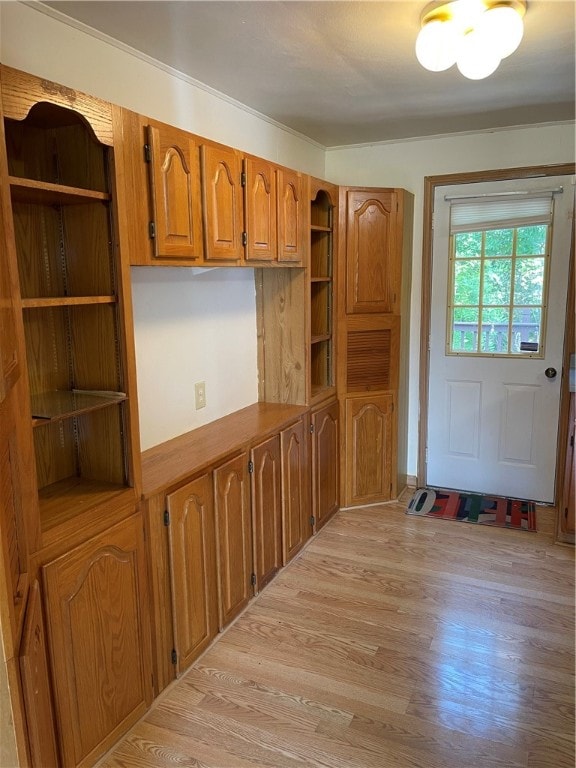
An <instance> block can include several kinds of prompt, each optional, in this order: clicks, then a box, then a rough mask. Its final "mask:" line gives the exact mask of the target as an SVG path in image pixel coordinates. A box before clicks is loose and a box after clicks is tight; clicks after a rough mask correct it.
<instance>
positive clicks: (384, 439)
mask: <svg viewBox="0 0 576 768" xmlns="http://www.w3.org/2000/svg"><path fill="white" fill-rule="evenodd" d="M345 413H346V461H345V465H346V478H345V481H346V482H345V486H346V499H345V504H346V506H348V505H353V504H371V503H374V502H379V501H387V500H389V499H392V498H394V497H395V494H396V488H395V477H396V472H395V467H396V455H395V439H394V435H395V421H396V420H395V413H394V395H393V394H392V393H390V394H383V395H374V396H370V397H348V398H346V401H345Z"/></svg>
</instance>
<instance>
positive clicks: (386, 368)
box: [344, 315, 400, 393]
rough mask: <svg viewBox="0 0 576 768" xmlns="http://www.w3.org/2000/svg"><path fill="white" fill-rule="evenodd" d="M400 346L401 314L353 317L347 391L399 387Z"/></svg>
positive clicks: (348, 333) (348, 339) (348, 336)
mask: <svg viewBox="0 0 576 768" xmlns="http://www.w3.org/2000/svg"><path fill="white" fill-rule="evenodd" d="M399 349H400V317H399V316H398V315H380V316H374V315H367V316H353V317H351V318H349V319H348V323H347V329H346V336H345V349H344V355H345V357H344V359H345V361H346V369H345V374H346V375H345V382H344V383H345V391H346V392H347V393H354V392H359V393H360V392H373V391H388V390H394V389H397V388H398V367H399Z"/></svg>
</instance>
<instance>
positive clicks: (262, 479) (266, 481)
mask: <svg viewBox="0 0 576 768" xmlns="http://www.w3.org/2000/svg"><path fill="white" fill-rule="evenodd" d="M250 460H251V462H252V467H251V468H252V473H251V476H252V513H253V536H254V572H255V574H256V590H257V591H259V590H261V589H262V588H263V587H265V586H266V584H268V582H269V581H271V580H272V579H273V578H274V576H275V575H276V573H277V572H278V570H279V569H280V567H281V566H282V501H281V482H282V473H281V461H280V436H279V435H275V436H274V437H271V438H270V439H268V440H266V441H265V442H263V443H260V445H257V446H256V447H255V448H252V450H251V451H250Z"/></svg>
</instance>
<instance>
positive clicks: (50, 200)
mask: <svg viewBox="0 0 576 768" xmlns="http://www.w3.org/2000/svg"><path fill="white" fill-rule="evenodd" d="M9 182H10V190H11V192H12V200H14V201H16V202H19V203H44V204H45V205H76V204H78V203H94V202H107V201H108V200H110V199H111V196H110V195H109V194H108V193H107V192H98V191H96V190H93V189H81V188H80V187H67V186H65V185H64V184H52V183H50V182H47V181H37V180H36V179H24V178H19V177H18V176H10V177H9Z"/></svg>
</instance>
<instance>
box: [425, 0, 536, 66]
mask: <svg viewBox="0 0 576 768" xmlns="http://www.w3.org/2000/svg"><path fill="white" fill-rule="evenodd" d="M525 12H526V0H448V2H445V3H443V4H441V5H438V4H437V3H432V7H431V8H429V9H428V10H425V11H424V14H423V16H422V25H423V26H422V29H421V30H420V33H419V35H418V38H417V40H416V57H417V59H418V61H419V62H420V64H422V66H423V67H425V68H426V69H429V70H431V71H432V72H442V71H443V70H445V69H448V68H449V67H451V66H452V65H453V64H454V63H456V65H457V67H458V69H459V70H460V72H461V73H462V74H463V75H464V76H465V77H467V78H469V79H471V80H481V79H483V78H485V77H488V75H491V74H492V73H493V72H494V71H495V70H496V69H497V68H498V65H499V64H500V61H501V60H502V59H503V58H505V57H506V56H510V54H512V53H513V52H514V51H515V50H516V49H517V48H518V46H519V44H520V42H521V40H522V36H523V33H524V24H523V22H522V17H523V15H524V13H525Z"/></svg>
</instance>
